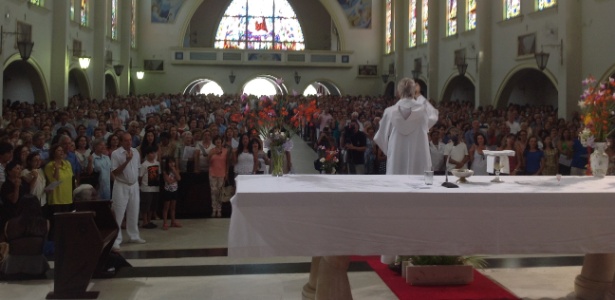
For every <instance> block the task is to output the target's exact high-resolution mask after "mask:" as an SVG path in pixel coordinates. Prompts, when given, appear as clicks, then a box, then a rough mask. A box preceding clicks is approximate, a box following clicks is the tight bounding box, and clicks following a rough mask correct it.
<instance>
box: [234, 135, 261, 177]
mask: <svg viewBox="0 0 615 300" xmlns="http://www.w3.org/2000/svg"><path fill="white" fill-rule="evenodd" d="M258 170H259V167H258V156H257V153H254V152H253V151H252V148H251V147H250V136H249V135H248V134H247V133H244V134H242V135H241V137H240V138H239V146H237V152H236V155H235V175H247V174H256V172H258Z"/></svg>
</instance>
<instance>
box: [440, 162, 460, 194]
mask: <svg viewBox="0 0 615 300" xmlns="http://www.w3.org/2000/svg"><path fill="white" fill-rule="evenodd" d="M450 159H451V156H450V155H449V156H447V157H446V167H445V168H444V170H446V172H444V176H445V177H444V178H445V181H444V182H443V183H442V186H443V187H445V188H449V189H450V188H458V187H459V186H458V185H456V184H454V183H452V182H448V161H449V160H450Z"/></svg>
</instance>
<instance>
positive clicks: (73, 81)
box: [68, 68, 90, 98]
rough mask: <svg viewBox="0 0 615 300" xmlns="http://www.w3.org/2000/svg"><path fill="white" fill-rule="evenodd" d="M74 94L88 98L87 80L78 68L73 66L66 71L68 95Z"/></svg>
mask: <svg viewBox="0 0 615 300" xmlns="http://www.w3.org/2000/svg"><path fill="white" fill-rule="evenodd" d="M75 95H81V96H82V97H86V98H90V89H89V88H88V80H87V78H86V77H85V73H84V72H83V70H82V69H80V68H74V69H71V70H70V71H69V72H68V97H69V98H70V97H72V96H75Z"/></svg>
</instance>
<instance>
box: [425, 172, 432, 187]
mask: <svg viewBox="0 0 615 300" xmlns="http://www.w3.org/2000/svg"><path fill="white" fill-rule="evenodd" d="M425 184H426V185H432V184H433V171H425Z"/></svg>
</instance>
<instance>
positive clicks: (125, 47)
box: [118, 0, 132, 95]
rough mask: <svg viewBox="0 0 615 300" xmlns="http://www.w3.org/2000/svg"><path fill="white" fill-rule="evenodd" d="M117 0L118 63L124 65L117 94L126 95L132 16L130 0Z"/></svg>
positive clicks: (128, 85) (128, 83)
mask: <svg viewBox="0 0 615 300" xmlns="http://www.w3.org/2000/svg"><path fill="white" fill-rule="evenodd" d="M118 2H119V6H120V7H119V26H120V28H119V30H120V32H119V38H120V64H122V65H124V71H123V72H122V75H121V76H120V77H119V79H118V80H119V87H118V95H128V93H129V91H130V76H131V72H132V70H131V68H130V50H131V45H130V32H131V31H130V25H131V24H130V21H131V16H132V1H131V0H123V1H118Z"/></svg>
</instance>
